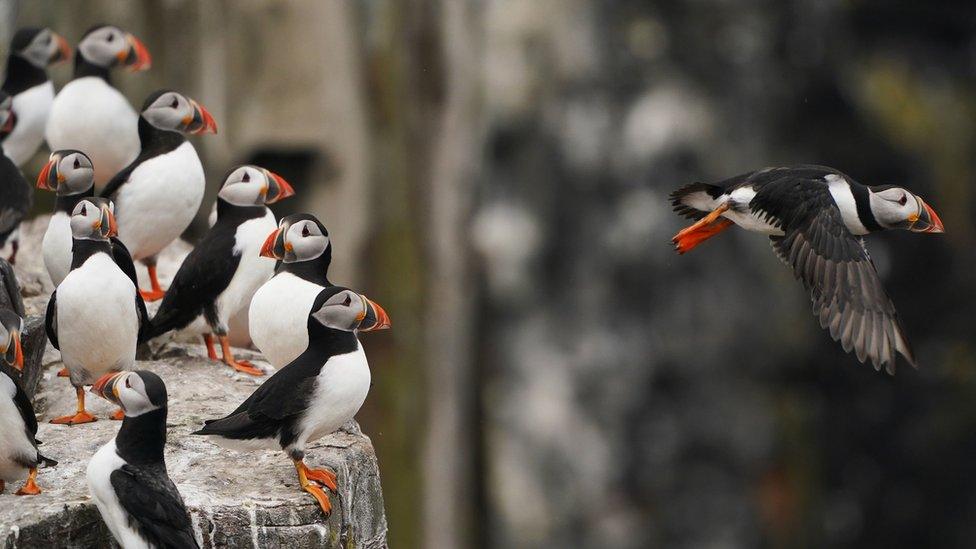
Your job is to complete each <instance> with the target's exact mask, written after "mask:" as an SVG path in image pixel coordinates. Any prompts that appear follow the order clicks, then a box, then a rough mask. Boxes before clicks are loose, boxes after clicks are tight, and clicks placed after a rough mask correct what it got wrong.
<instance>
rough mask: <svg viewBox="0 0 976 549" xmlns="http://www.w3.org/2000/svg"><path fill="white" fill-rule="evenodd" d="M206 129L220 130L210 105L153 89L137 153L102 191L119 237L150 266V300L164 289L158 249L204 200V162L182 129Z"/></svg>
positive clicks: (146, 295)
mask: <svg viewBox="0 0 976 549" xmlns="http://www.w3.org/2000/svg"><path fill="white" fill-rule="evenodd" d="M202 133H217V123H216V122H215V121H214V119H213V117H212V116H210V113H209V112H207V109H205V108H203V107H202V106H200V104H198V103H197V102H196V101H194V100H192V99H189V98H187V97H185V96H184V95H182V94H180V93H177V92H174V91H170V90H158V91H156V92H154V93H152V94H150V95H149V97H148V98H146V102H145V104H144V105H143V107H142V113H141V115H140V116H139V143H140V151H139V155H138V157H137V158H136V159H135V160H133V161H132V162H131V163H130V164H129V165H128V166H127V167H126V168H125V169H124V170H122V171H120V172H119V173H118V174H116V175H115V177H113V178H112V180H111V181H109V182H108V184H107V185H106V186H105V188H104V189H102V191H101V196H104V197H108V198H111V199H112V200H113V201H114V202H115V204H116V206H117V208H118V222H119V239H120V240H121V241H122V242H123V243H125V245H126V247H127V248H128V249H129V252H130V253H131V254H132V257H133V258H134V259H136V260H138V261H141V262H143V263H144V264H145V265H146V267H147V269H148V271H149V281H150V284H151V286H152V289H151V290H149V291H143V292H142V295H143V298H144V299H145V300H146V301H156V300H158V299H162V297H163V295H164V294H165V292H164V291H163V289H162V287H161V286H160V284H159V279H158V278H157V275H156V255H157V254H158V253H159V252H160V251H162V249H163V248H165V247H166V246H167V245H169V243H170V242H172V241H174V240H176V239H177V238H178V237H179V236H180V234H182V233H183V231H185V230H186V228H187V227H189V226H190V223H191V222H192V221H193V217H194V216H195V215H196V213H197V211H198V210H199V209H200V203H201V202H202V201H203V193H204V191H205V190H206V179H205V177H204V175H203V165H202V164H200V157H199V156H197V151H196V149H194V148H193V144H192V143H190V142H189V141H187V140H186V137H185V135H184V134H202Z"/></svg>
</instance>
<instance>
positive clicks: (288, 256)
mask: <svg viewBox="0 0 976 549" xmlns="http://www.w3.org/2000/svg"><path fill="white" fill-rule="evenodd" d="M326 253H328V254H329V257H330V259H331V255H332V242H331V241H330V240H329V231H328V230H327V229H326V228H325V225H323V224H322V223H320V222H319V220H318V219H316V217H315V216H314V215H312V214H306V213H300V214H292V215H287V216H285V217H282V218H281V221H279V222H278V228H277V229H275V230H274V231H273V232H272V233H271V234H269V235H268V238H267V239H266V240H265V241H264V246H262V247H261V256H262V257H270V258H272V259H279V260H281V261H284V262H285V263H299V262H302V261H311V260H313V259H317V258H319V257H322V255H323V254H326Z"/></svg>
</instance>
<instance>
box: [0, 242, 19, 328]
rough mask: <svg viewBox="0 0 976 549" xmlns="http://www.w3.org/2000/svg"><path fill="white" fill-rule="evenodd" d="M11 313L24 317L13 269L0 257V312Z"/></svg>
mask: <svg viewBox="0 0 976 549" xmlns="http://www.w3.org/2000/svg"><path fill="white" fill-rule="evenodd" d="M2 310H8V311H13V312H14V313H15V314H16V315H17V316H19V317H21V318H23V317H24V298H23V297H22V296H21V295H20V284H18V283H17V275H16V274H14V268H13V267H12V266H11V265H10V262H8V261H7V260H6V259H3V258H2V257H0V311H2Z"/></svg>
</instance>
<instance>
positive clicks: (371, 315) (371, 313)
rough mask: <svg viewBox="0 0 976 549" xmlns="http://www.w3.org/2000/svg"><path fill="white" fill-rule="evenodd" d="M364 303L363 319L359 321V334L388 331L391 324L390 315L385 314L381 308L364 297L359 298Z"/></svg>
mask: <svg viewBox="0 0 976 549" xmlns="http://www.w3.org/2000/svg"><path fill="white" fill-rule="evenodd" d="M360 297H362V298H363V301H364V302H365V303H366V312H365V314H364V315H363V318H362V319H361V320H360V321H359V328H357V330H359V331H360V332H373V331H376V330H388V329H389V328H390V327H391V326H392V324H391V322H390V315H388V314H386V311H384V310H383V307H380V306H379V304H378V303H376V302H375V301H373V300H371V299H369V298H368V297H366V296H360Z"/></svg>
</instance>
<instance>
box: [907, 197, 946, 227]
mask: <svg viewBox="0 0 976 549" xmlns="http://www.w3.org/2000/svg"><path fill="white" fill-rule="evenodd" d="M915 200H918V206H919V208H918V211H919V213H918V214H916V215H914V216H912V217H909V218H908V221H909V222H910V223H911V224H910V225H909V226H908V230H910V231H912V232H913V233H932V234H938V233H944V232H945V226H943V225H942V220H941V219H939V214H937V213H935V210H933V209H932V207H931V206H929V205H928V204H926V203H925V201H924V200H922V198H921V197H920V196H916V197H915Z"/></svg>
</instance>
